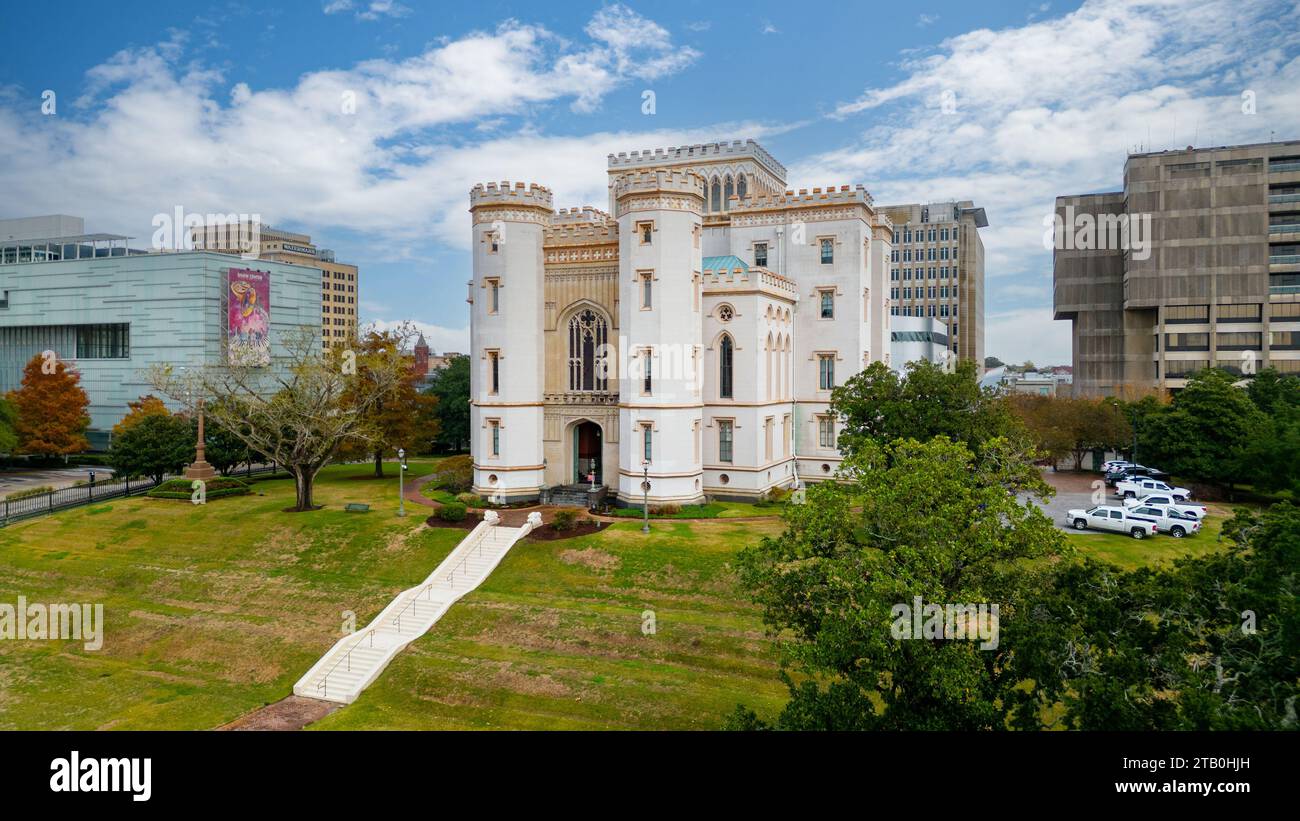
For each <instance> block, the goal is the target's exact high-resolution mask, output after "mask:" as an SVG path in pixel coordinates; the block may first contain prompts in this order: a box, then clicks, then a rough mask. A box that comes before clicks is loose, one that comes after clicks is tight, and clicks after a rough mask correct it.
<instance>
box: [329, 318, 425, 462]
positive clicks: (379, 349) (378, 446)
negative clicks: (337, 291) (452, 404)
mask: <svg viewBox="0 0 1300 821" xmlns="http://www.w3.org/2000/svg"><path fill="white" fill-rule="evenodd" d="M415 334H416V331H415V329H414V327H410V326H401V327H398V328H397V329H394V330H386V331H379V330H373V329H372V330H369V331H367V332H366V333H365V334H363V335H362V337H361V339H360V340H358V342H357V347H356V352H357V366H358V367H359V368H361V369H365V368H367V367H369V365H368V364H367V363H369V362H372V361H379V362H381V363H382V362H385V361H386V360H385V359H384V358H383V356H382V355H383V354H384V352H386V351H390V350H391V351H398V352H401V351H404V350H405V349H406V347H407V342H408V341H409V340H410V339H411V338H412V337H414V336H415ZM413 365H414V358H410V362H409V364H408V367H407V369H406V371H405V373H403V374H401V376H400V378H399V379H398V380H397V381H395V382H394V383H393V385H392V387H391V388H389V390H388V391H387V392H386V393H385V394H384V395H382V396H380V397H378V399H377V400H376V401H375V402H373V403H371V404H370V405H369V407H368V409H367V411H366V419H365V421H366V426H367V428H368V429H369V431H370V435H369V436H368V437H367V438H365V439H357V440H353V441H352V442H348V443H346V444H345V445H344V447H343V448H342V449H341V450H340V457H342V458H345V459H346V458H350V457H355V456H362V455H364V456H367V457H369V458H370V459H371V460H372V462H373V463H374V466H375V476H376V477H377V478H383V475H384V457H386V456H390V455H394V454H396V452H397V450H398V448H403V449H407V450H410V451H412V452H427V451H428V450H429V449H431V447H432V445H433V442H434V438H435V437H436V436H437V433H438V417H437V406H438V398H437V397H436V396H433V395H431V394H428V393H421V392H420V391H419V390H418V383H419V381H420V375H419V374H418V373H416V371H415V368H414V367H413ZM361 377H362V378H361V380H359V382H358V385H359V387H360V389H364V390H369V387H368V386H369V384H370V381H371V380H370V379H369V378H368V377H369V375H368V374H366V373H364V372H363V373H362V374H361ZM351 398H352V397H349V399H351Z"/></svg>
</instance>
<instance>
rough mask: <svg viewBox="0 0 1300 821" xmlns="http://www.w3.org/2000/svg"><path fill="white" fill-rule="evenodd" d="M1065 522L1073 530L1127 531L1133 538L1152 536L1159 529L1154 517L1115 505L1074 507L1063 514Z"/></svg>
mask: <svg viewBox="0 0 1300 821" xmlns="http://www.w3.org/2000/svg"><path fill="white" fill-rule="evenodd" d="M1065 522H1066V524H1068V525H1070V526H1071V527H1073V528H1074V529H1075V530H1088V529H1089V528H1091V529H1093V530H1109V531H1112V532H1115V533H1127V534H1128V535H1130V536H1132V537H1133V538H1134V539H1145V538H1146V537H1147V536H1154V535H1156V533H1157V532H1158V530H1159V527H1158V525H1157V524H1156V521H1155V519H1153V518H1152V517H1150V516H1139V515H1138V514H1136V513H1134V512H1133V511H1131V510H1128V509H1127V508H1123V507H1119V506H1117V505H1098V506H1097V507H1093V508H1088V509H1087V510H1083V509H1075V510H1071V511H1069V512H1068V513H1066V514H1065Z"/></svg>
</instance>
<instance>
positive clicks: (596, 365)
mask: <svg viewBox="0 0 1300 821" xmlns="http://www.w3.org/2000/svg"><path fill="white" fill-rule="evenodd" d="M608 336H609V328H608V325H606V323H605V317H603V316H601V315H600V314H598V313H596V312H595V311H593V310H591V309H590V308H585V309H583V310H581V311H578V312H577V313H576V314H574V315H573V317H572V318H570V319H569V390H571V391H603V390H605V389H606V385H607V384H608V383H607V380H606V362H605V352H606V348H605V346H606V343H607V338H608Z"/></svg>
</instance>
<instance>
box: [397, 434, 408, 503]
mask: <svg viewBox="0 0 1300 821" xmlns="http://www.w3.org/2000/svg"><path fill="white" fill-rule="evenodd" d="M397 462H398V465H397V515H398V516H405V515H406V450H405V449H404V448H398V449H397Z"/></svg>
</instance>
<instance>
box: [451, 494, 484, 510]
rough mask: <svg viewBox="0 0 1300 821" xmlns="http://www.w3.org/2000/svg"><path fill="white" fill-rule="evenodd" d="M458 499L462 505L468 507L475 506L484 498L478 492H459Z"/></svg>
mask: <svg viewBox="0 0 1300 821" xmlns="http://www.w3.org/2000/svg"><path fill="white" fill-rule="evenodd" d="M456 501H458V502H460V503H461V504H462V505H465V506H466V507H473V506H475V505H477V504H478V503H479V502H480V501H482V500H481V499H479V497H478V494H476V493H457V494H456Z"/></svg>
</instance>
